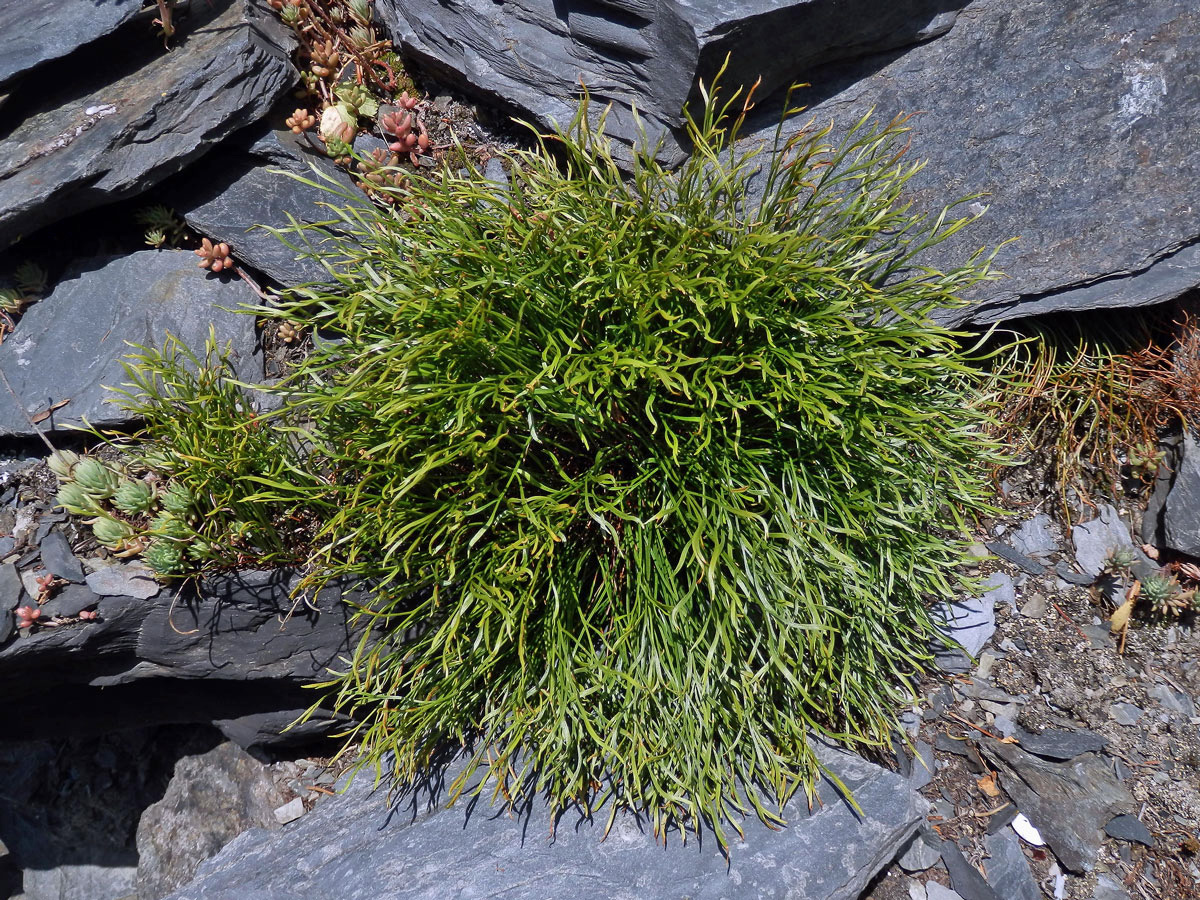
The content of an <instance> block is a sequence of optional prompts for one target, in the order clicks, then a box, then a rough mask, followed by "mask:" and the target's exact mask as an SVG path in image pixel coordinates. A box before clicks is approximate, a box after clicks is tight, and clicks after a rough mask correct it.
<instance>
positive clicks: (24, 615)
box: [17, 606, 42, 628]
mask: <svg viewBox="0 0 1200 900" xmlns="http://www.w3.org/2000/svg"><path fill="white" fill-rule="evenodd" d="M41 617H42V611H41V610H40V609H39V608H38V607H36V606H18V607H17V627H18V628H31V627H32V626H33V623H34V622H36V621H37V620H38V619H40V618H41Z"/></svg>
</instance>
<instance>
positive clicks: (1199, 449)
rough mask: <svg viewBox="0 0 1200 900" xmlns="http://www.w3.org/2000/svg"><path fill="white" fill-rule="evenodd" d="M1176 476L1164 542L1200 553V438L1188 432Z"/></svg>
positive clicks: (1165, 509)
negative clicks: (1198, 439)
mask: <svg viewBox="0 0 1200 900" xmlns="http://www.w3.org/2000/svg"><path fill="white" fill-rule="evenodd" d="M1180 453H1181V455H1180V459H1179V463H1178V469H1177V471H1176V473H1175V478H1174V480H1173V482H1172V484H1171V490H1170V493H1168V494H1167V499H1166V503H1165V504H1164V506H1163V511H1162V538H1163V544H1164V546H1166V547H1167V548H1168V549H1170V550H1174V551H1176V552H1178V553H1186V554H1187V555H1188V556H1196V557H1200V442H1198V441H1197V440H1196V437H1195V436H1194V435H1192V434H1190V433H1189V434H1186V435H1184V439H1183V443H1182V445H1181V447H1180Z"/></svg>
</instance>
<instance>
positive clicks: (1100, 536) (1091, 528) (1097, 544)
mask: <svg viewBox="0 0 1200 900" xmlns="http://www.w3.org/2000/svg"><path fill="white" fill-rule="evenodd" d="M1071 541H1072V542H1073V543H1074V544H1075V560H1076V562H1078V563H1079V567H1080V568H1081V569H1083V570H1084V571H1085V572H1087V573H1088V574H1089V575H1093V576H1095V575H1099V574H1100V572H1101V570H1102V569H1103V568H1104V565H1105V563H1106V562H1107V561H1108V558H1109V555H1110V554H1111V553H1112V552H1113V551H1114V550H1119V549H1121V548H1123V547H1124V548H1131V547H1132V546H1133V542H1132V540H1131V539H1130V536H1129V526H1128V525H1126V524H1125V522H1124V521H1122V520H1121V514H1120V513H1119V512H1117V509H1116V507H1114V506H1112V505H1111V504H1109V503H1102V504H1100V505H1099V506H1098V507H1097V516H1096V517H1095V518H1094V519H1089V520H1088V521H1087V522H1081V523H1079V524H1078V525H1076V526H1074V527H1073V528H1072V529H1071Z"/></svg>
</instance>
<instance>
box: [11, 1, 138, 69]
mask: <svg viewBox="0 0 1200 900" xmlns="http://www.w3.org/2000/svg"><path fill="white" fill-rule="evenodd" d="M141 7H142V4H141V0H102V2H95V0H66V2H63V0H21V2H18V3H11V2H10V3H4V4H0V84H3V83H4V82H6V81H9V80H10V79H12V78H13V77H14V76H16V75H20V74H21V73H23V72H26V71H28V70H29V69H32V68H34V67H35V66H37V65H40V64H41V63H44V62H46V61H47V60H51V59H58V58H59V57H62V56H66V55H67V54H68V53H70V52H71V51H72V50H74V49H76V48H77V47H81V46H83V45H84V44H87V43H89V42H91V41H94V40H96V39H97V38H101V37H104V35H106V34H108V33H110V32H112V31H114V30H115V29H116V28H118V27H120V26H121V25H122V24H124V23H125V22H127V21H129V20H130V19H131V18H133V17H134V16H136V15H137V13H138V10H140V9H141ZM39 77H40V73H39Z"/></svg>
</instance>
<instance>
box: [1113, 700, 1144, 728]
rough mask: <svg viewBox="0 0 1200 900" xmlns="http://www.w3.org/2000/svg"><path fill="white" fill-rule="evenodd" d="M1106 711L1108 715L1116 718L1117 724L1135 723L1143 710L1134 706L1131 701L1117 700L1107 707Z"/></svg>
mask: <svg viewBox="0 0 1200 900" xmlns="http://www.w3.org/2000/svg"><path fill="white" fill-rule="evenodd" d="M1108 712H1109V715H1111V716H1112V717H1113V718H1114V719H1116V721H1117V724H1118V725H1136V724H1137V720H1138V719H1140V718H1141V717H1142V713H1143V712H1144V710H1142V709H1141V707H1137V706H1134V705H1133V704H1132V703H1126V702H1125V701H1124V700H1118V701H1117V702H1116V703H1114V704H1113V705H1112V706H1110V707H1109V708H1108Z"/></svg>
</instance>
